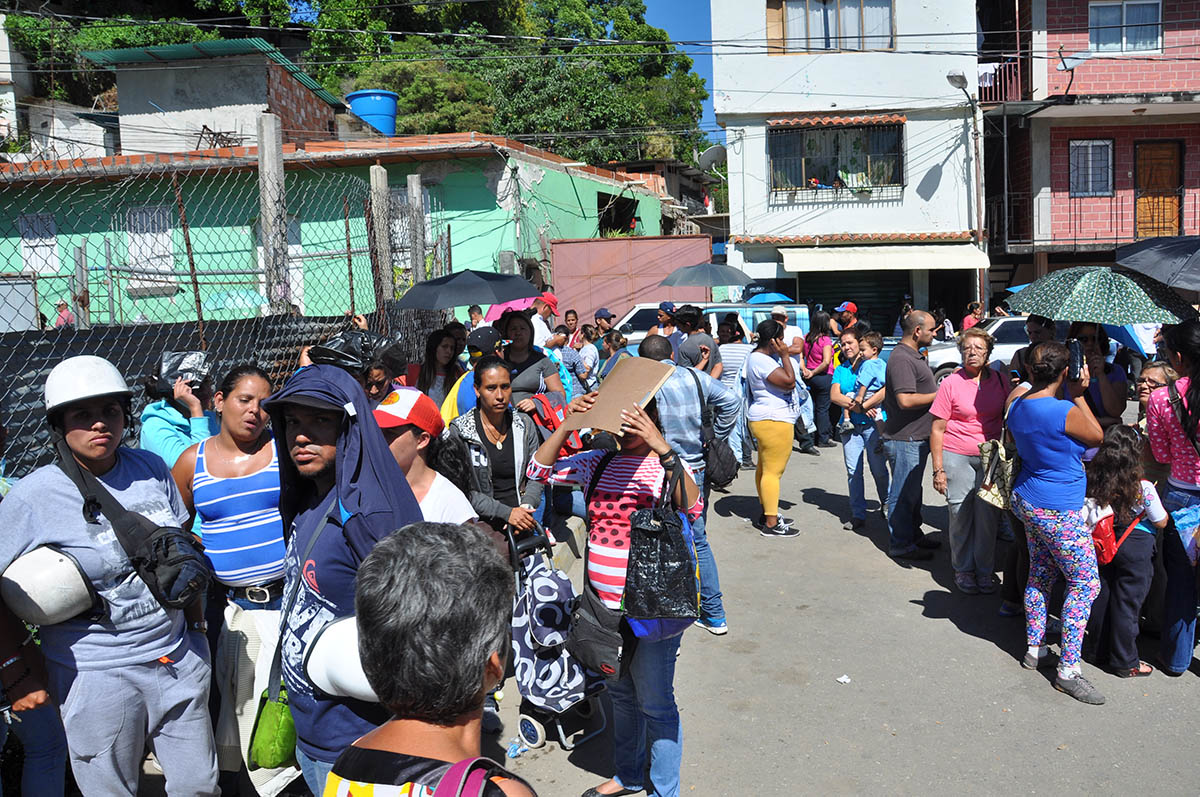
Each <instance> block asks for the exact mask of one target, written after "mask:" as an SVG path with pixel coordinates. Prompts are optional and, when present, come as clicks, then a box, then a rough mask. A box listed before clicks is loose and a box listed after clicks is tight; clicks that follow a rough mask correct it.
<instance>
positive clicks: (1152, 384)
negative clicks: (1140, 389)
mask: <svg viewBox="0 0 1200 797" xmlns="http://www.w3.org/2000/svg"><path fill="white" fill-rule="evenodd" d="M1137 384H1139V385H1149V386H1150V387H1152V388H1155V389H1157V388H1160V387H1166V386H1167V383H1166V382H1158V381H1156V380H1154V379H1147V378H1146V377H1144V376H1143V377H1139V378H1138V380H1137Z"/></svg>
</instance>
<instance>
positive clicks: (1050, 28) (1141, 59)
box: [1035, 0, 1200, 95]
mask: <svg viewBox="0 0 1200 797" xmlns="http://www.w3.org/2000/svg"><path fill="white" fill-rule="evenodd" d="M1040 4H1044V5H1045V9H1046V28H1045V30H1046V38H1047V45H1048V49H1049V51H1050V52H1055V51H1056V50H1057V49H1058V48H1059V46H1060V45H1061V46H1062V48H1063V52H1064V53H1067V54H1072V53H1077V52H1082V51H1084V50H1087V49H1088V0H1040ZM1198 20H1200V0H1163V1H1162V23H1163V24H1162V27H1163V36H1162V44H1163V49H1162V51H1159V52H1157V55H1158V56H1159V57H1157V58H1156V57H1154V56H1155V55H1156V53H1154V52H1149V51H1147V52H1134V53H1129V55H1131V56H1136V58H1122V57H1120V55H1115V54H1114V55H1101V56H1097V57H1094V58H1091V59H1089V60H1088V61H1086V62H1084V63H1083V64H1081V65H1080V66H1079V67H1078V68H1076V69H1075V82H1074V83H1073V84H1072V85H1071V93H1072V94H1075V95H1080V94H1138V93H1150V92H1174V91H1196V89H1197V87H1198V86H1200V61H1188V60H1185V59H1182V60H1181V59H1180V58H1179V56H1180V55H1181V54H1188V55H1194V54H1195V52H1196V48H1197V47H1200V21H1198ZM1039 52H1042V51H1039ZM1035 63H1036V64H1040V65H1041V67H1040V68H1041V69H1042V70H1044V74H1045V75H1046V84H1047V87H1048V91H1049V94H1050V95H1054V94H1061V93H1063V91H1065V90H1066V87H1067V81H1068V80H1070V73H1069V72H1059V71H1058V70H1057V69H1056V67H1057V66H1058V60H1057V59H1053V58H1052V59H1045V60H1039V61H1036V62H1035Z"/></svg>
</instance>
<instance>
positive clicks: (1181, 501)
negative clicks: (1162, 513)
mask: <svg viewBox="0 0 1200 797" xmlns="http://www.w3.org/2000/svg"><path fill="white" fill-rule="evenodd" d="M1196 504H1200V492H1192V491H1191V490H1181V489H1179V488H1178V487H1175V486H1174V485H1172V486H1169V487H1167V495H1166V498H1165V499H1164V500H1163V507H1164V508H1165V509H1166V510H1167V511H1168V512H1174V511H1176V510H1179V509H1184V508H1185V507H1189V506H1195V505H1196ZM1160 533H1161V534H1162V535H1163V566H1164V567H1165V568H1166V571H1167V599H1166V606H1165V607H1164V611H1163V615H1164V616H1163V630H1162V639H1161V641H1160V643H1159V648H1160V655H1161V656H1162V663H1163V665H1164V666H1165V667H1166V668H1167V669H1169V670H1171V671H1172V672H1176V673H1181V672H1183V671H1184V670H1186V669H1187V668H1188V667H1190V666H1191V664H1192V652H1193V649H1194V648H1195V644H1196V568H1194V567H1192V562H1191V560H1189V559H1188V555H1187V551H1185V550H1184V549H1183V543H1182V542H1181V541H1180V539H1179V534H1178V533H1176V532H1175V530H1174V529H1173V528H1170V527H1168V528H1167V529H1166V530H1164V531H1162V532H1160Z"/></svg>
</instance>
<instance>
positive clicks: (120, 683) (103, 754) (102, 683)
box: [50, 634, 220, 797]
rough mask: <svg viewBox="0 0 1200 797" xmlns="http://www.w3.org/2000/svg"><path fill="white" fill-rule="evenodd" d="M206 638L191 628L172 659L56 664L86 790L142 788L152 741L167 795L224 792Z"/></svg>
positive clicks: (70, 744)
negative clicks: (103, 665)
mask: <svg viewBox="0 0 1200 797" xmlns="http://www.w3.org/2000/svg"><path fill="white" fill-rule="evenodd" d="M204 644H205V643H204V640H203V639H198V638H195V635H193V634H186V635H185V639H184V642H182V643H181V644H180V646H179V648H178V649H177V650H176V651H175V652H173V653H172V654H171V655H170V656H168V657H167V658H169V659H171V661H170V662H164V661H154V662H150V663H148V664H133V665H128V666H125V667H114V668H111V669H107V670H74V669H70V668H64V667H58V666H52V667H51V672H50V681H51V690H52V694H53V695H54V696H55V698H57V699H58V701H59V710H60V712H61V713H62V720H63V727H64V728H66V731H67V748H68V750H69V751H70V760H71V771H72V772H74V773H75V782H76V783H77V784H79V790H80V791H81V792H83V794H85V795H88V797H91V795H96V794H102V795H110V794H111V795H135V794H137V787H138V777H139V776H140V775H141V771H142V759H143V758H144V757H145V752H146V746H147V744H149V746H150V748H151V749H152V750H153V751H154V755H155V757H156V758H157V759H158V763H159V764H160V765H161V766H162V770H163V775H164V776H165V777H166V781H167V783H166V787H167V788H166V790H167V794H169V795H172V797H175V795H180V797H183V795H188V796H189V797H190V796H191V795H205V796H208V795H212V797H215V795H218V794H220V790H219V789H218V788H217V750H216V745H215V744H214V743H213V734H212V724H211V723H210V722H209V717H208V688H209V672H210V670H209V665H208V659H207V654H206V652H205V650H204V648H202V647H200V646H201V645H204Z"/></svg>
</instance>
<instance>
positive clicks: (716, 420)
mask: <svg viewBox="0 0 1200 797" xmlns="http://www.w3.org/2000/svg"><path fill="white" fill-rule="evenodd" d="M672 355H673V352H672V349H671V342H670V341H669V340H667V339H666V338H664V337H663V336H662V335H649V336H647V337H646V338H645V339H644V340H643V341H642V343H641V345H640V346H638V356H639V357H645V358H647V359H650V360H661V361H663V362H669V363H671V364H672V365H674V360H673V358H672ZM693 374H694V375H695V377H696V378H695V379H693V378H692V375H693ZM697 382H699V387H700V390H699V392H697V390H696V386H697ZM655 403H656V406H657V407H658V421H659V424H660V425H661V426H662V433H663V437H665V438H666V439H667V442H668V443H669V444H670V445H671V448H673V449H675V450H676V451H677V452H678V453H679V456H680V457H681V458H682V459H683V461H684V462H686V463H687V464H688V467H689V468H691V469H692V474H693V476H694V477H695V479H696V486H697V487H699V488H700V489H701V490H703V491H704V509H703V511H702V512H701V513H700V517H699V518H697V519H696V520H695V521H694V522H693V523H692V534H693V535H694V537H695V541H696V564H697V566H698V567H699V569H700V619H699V620H697V621H696V624H697V625H699V626H700V627H701V628H704V629H706V630H708V631H709V632H711V633H713V634H717V635H720V634H724V633H726V632H727V631H728V630H729V629H728V626H727V625H726V622H725V606H724V604H723V603H722V602H721V582H720V578H719V577H718V575H717V561H716V559H715V558H713V553H712V548H710V547H709V545H708V536H707V535H706V534H705V529H704V527H705V520H706V519H707V517H708V493H709V490H708V489H707V487H706V484H705V478H704V444H703V441H702V440H701V437H700V431H701V430H700V426H701V420H700V413H701V410H702V409H703V405H705V404H707V405H708V406H709V407H711V408H712V414H713V432H714V434H715V435H716V437H718V438H722V439H724V438H728V437H729V434H730V432H732V431H733V425H734V423H736V422H737V417H738V409H739V407H740V405H741V401H740V399H739V398H738V397H737V396H736V395H734V394H733V393H732V392H731V391H729V390H727V389H726V388H725V386H724V385H722V384H721V383H720V382H718V381H717V380H716V379H713V378H712V377H711V376H709V375H708V374H706V373H704V372H703V371H698V370H696V369H694V368H685V367H683V366H679V365H676V366H675V371H674V372H673V373H672V374H671V376H670V377H668V378H667V381H666V382H665V383H664V384H663V386H662V387H661V388H659V390H658V393H657V394H655Z"/></svg>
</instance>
